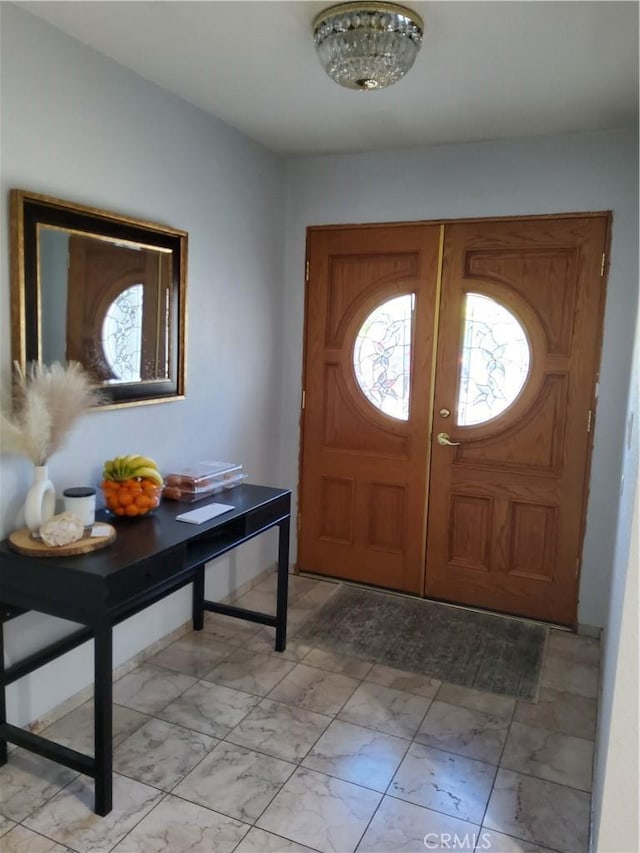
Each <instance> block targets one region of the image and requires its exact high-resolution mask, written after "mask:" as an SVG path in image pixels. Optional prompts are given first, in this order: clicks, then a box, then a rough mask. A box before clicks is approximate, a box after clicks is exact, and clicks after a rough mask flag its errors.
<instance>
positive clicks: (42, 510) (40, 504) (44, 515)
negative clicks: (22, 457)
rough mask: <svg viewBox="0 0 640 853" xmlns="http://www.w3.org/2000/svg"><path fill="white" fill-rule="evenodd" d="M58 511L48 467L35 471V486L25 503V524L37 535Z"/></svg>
mask: <svg viewBox="0 0 640 853" xmlns="http://www.w3.org/2000/svg"><path fill="white" fill-rule="evenodd" d="M55 511H56V490H55V489H54V487H53V483H52V482H51V480H50V479H49V476H48V469H47V466H46V465H36V466H35V467H34V469H33V485H32V486H31V488H30V489H29V491H28V492H27V498H26V500H25V502H24V520H25V524H26V525H27V527H28V528H29V530H30V531H31V532H32V533H37V532H38V530H40V528H41V527H42V525H43V524H44V523H45V522H46V521H49V519H50V518H51V516H52V515H53V514H54V513H55Z"/></svg>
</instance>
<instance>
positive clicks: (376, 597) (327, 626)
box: [295, 586, 547, 700]
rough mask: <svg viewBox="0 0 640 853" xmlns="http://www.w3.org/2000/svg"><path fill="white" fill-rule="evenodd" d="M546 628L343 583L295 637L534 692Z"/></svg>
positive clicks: (482, 684) (447, 677)
mask: <svg viewBox="0 0 640 853" xmlns="http://www.w3.org/2000/svg"><path fill="white" fill-rule="evenodd" d="M546 637H547V628H546V627H545V626H544V625H538V624H535V623H532V622H524V621H521V620H519V619H510V618H508V617H502V616H492V615H491V614H488V613H476V612H475V611H471V610H463V609H459V608H456V607H450V606H447V605H445V604H438V603H437V602H433V601H425V600H423V599H416V598H405V597H404V596H399V595H393V594H389V593H384V592H377V591H373V590H368V589H360V588H358V587H352V586H341V587H340V588H339V589H338V591H337V592H336V593H335V595H333V596H332V597H331V598H330V599H329V601H327V602H326V603H325V604H324V605H323V606H322V607H321V608H320V610H318V612H317V613H316V614H315V615H314V616H312V617H311V618H310V619H309V621H308V622H306V623H305V624H304V625H302V627H301V628H300V630H299V631H297V632H296V635H295V639H296V641H297V642H301V643H305V644H307V645H311V646H314V647H319V648H324V649H328V650H330V651H333V652H337V653H339V654H344V655H351V656H353V657H357V658H363V659H365V660H370V661H374V662H375V663H380V664H384V665H385V666H392V667H396V668H398V669H404V670H407V671H409V672H418V673H422V674H423V675H430V676H432V677H433V678H438V679H440V680H442V681H448V682H451V683H452V684H461V685H463V686H465V687H475V688H477V689H478V690H486V691H489V692H491V693H501V694H505V695H508V696H516V697H518V698H519V699H529V700H532V699H535V698H536V697H537V692H538V678H539V675H540V667H541V665H542V655H543V652H544V646H545V641H546Z"/></svg>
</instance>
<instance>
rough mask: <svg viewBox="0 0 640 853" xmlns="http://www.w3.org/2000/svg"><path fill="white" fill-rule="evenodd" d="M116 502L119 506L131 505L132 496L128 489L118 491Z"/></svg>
mask: <svg viewBox="0 0 640 853" xmlns="http://www.w3.org/2000/svg"><path fill="white" fill-rule="evenodd" d="M118 500H119V502H120V506H129V504H131V503H133V495H132V494H131V492H130V491H129V490H128V489H120V491H119V492H118Z"/></svg>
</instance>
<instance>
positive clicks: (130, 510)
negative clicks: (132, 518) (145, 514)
mask: <svg viewBox="0 0 640 853" xmlns="http://www.w3.org/2000/svg"><path fill="white" fill-rule="evenodd" d="M125 513H126V514H127V515H138V507H137V506H136V505H135V504H129V506H128V507H127V508H126V509H125Z"/></svg>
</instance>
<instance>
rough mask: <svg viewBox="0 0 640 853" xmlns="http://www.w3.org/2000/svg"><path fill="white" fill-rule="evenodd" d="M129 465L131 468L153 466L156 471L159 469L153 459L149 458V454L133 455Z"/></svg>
mask: <svg viewBox="0 0 640 853" xmlns="http://www.w3.org/2000/svg"><path fill="white" fill-rule="evenodd" d="M131 467H132V468H133V470H136V469H137V468H155V470H156V471H158V470H159V468H158V463H157V462H156V461H155V459H151V457H150V456H134V457H133V459H132V460H131Z"/></svg>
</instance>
